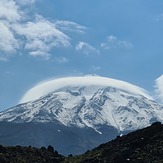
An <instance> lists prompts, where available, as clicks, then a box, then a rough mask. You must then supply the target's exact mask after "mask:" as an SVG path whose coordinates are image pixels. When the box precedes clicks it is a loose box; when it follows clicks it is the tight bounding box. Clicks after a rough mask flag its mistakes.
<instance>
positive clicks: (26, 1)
mask: <svg viewBox="0 0 163 163" xmlns="http://www.w3.org/2000/svg"><path fill="white" fill-rule="evenodd" d="M35 1H36V0H21V1H20V0H16V2H17V3H19V4H21V5H26V4H32V3H35Z"/></svg>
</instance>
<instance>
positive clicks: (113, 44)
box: [101, 35, 133, 49]
mask: <svg viewBox="0 0 163 163" xmlns="http://www.w3.org/2000/svg"><path fill="white" fill-rule="evenodd" d="M132 47H133V44H132V43H130V42H128V41H125V40H120V39H118V38H117V37H116V36H113V35H110V36H108V37H107V40H106V42H103V43H101V48H103V49H117V48H125V49H130V48H132Z"/></svg>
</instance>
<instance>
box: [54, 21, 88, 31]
mask: <svg viewBox="0 0 163 163" xmlns="http://www.w3.org/2000/svg"><path fill="white" fill-rule="evenodd" d="M55 25H56V27H57V28H58V29H60V30H63V31H68V32H77V33H84V32H85V30H86V27H85V26H82V25H80V24H78V23H75V22H71V21H67V20H57V21H56V22H55Z"/></svg>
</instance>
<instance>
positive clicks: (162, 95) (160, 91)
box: [155, 75, 163, 102]
mask: <svg viewBox="0 0 163 163" xmlns="http://www.w3.org/2000/svg"><path fill="white" fill-rule="evenodd" d="M155 93H156V98H157V99H159V100H160V101H161V102H163V75H161V76H160V77H159V78H157V79H156V80H155Z"/></svg>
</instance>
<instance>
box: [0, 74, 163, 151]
mask: <svg viewBox="0 0 163 163" xmlns="http://www.w3.org/2000/svg"><path fill="white" fill-rule="evenodd" d="M41 90H42V92H44V93H45V92H47V94H46V95H44V96H41V97H39V98H38V99H35V100H32V101H29V102H26V103H23V104H19V105H17V106H15V107H12V108H10V109H8V110H5V111H3V112H1V113H0V122H3V123H4V122H6V123H7V125H9V124H10V123H12V125H13V124H14V125H16V124H17V125H19V126H20V125H26V126H27V125H28V124H30V126H32V128H33V127H34V126H33V125H35V126H40V125H41V126H43V130H42V131H41V130H40V129H38V131H37V130H36V131H37V132H38V133H35V132H36V131H32V132H33V135H32V136H33V137H35V135H39V137H40V138H41V139H43V141H42V142H40V141H39V143H38V144H37V141H36V142H35V143H36V144H32V145H37V146H41V145H48V144H47V142H46V141H45V140H46V139H47V141H48V142H49V143H53V144H52V145H54V147H56V148H57V149H59V152H61V153H62V152H63V153H66V154H68V150H69V151H71V153H75V152H76V153H75V154H78V153H81V152H84V151H86V150H87V149H90V148H93V147H95V146H97V145H99V144H100V143H102V142H105V141H107V140H109V139H112V138H114V137H115V136H117V135H118V134H121V133H125V132H129V131H132V130H136V129H139V128H143V127H145V126H148V125H150V124H151V123H153V122H155V121H163V106H160V105H159V104H157V103H156V102H155V101H153V99H152V98H151V97H150V96H149V95H148V94H147V93H146V92H145V90H143V89H142V88H139V87H137V86H134V85H132V84H129V83H127V82H123V81H119V80H115V79H110V78H102V77H97V76H85V77H76V78H75V77H73V78H62V79H57V80H54V81H53V80H52V81H48V82H46V83H41V84H40V85H37V86H36V87H34V88H33V89H31V90H29V91H28V92H27V94H26V95H25V96H24V99H28V96H30V95H31V96H32V94H34V95H36V94H37V91H38V94H37V96H39V95H40V93H39V92H41ZM49 90H51V92H49ZM35 97H36V96H35ZM31 124H32V125H31ZM47 124H48V127H45V126H47ZM28 127H29V126H28ZM29 128H30V127H29ZM34 128H35V127H34ZM47 129H48V130H50V131H46V130H47ZM21 132H22V131H21ZM45 132H47V133H49V134H48V135H47V133H46V134H45ZM23 134H24V133H23ZM40 135H41V136H40ZM19 136H20V135H19ZM19 136H18V137H19ZM92 136H93V137H94V138H92ZM47 137H48V138H47ZM65 138H66V139H67V141H69V142H65V144H66V145H65V146H66V147H67V151H64V150H65V149H64V146H63V147H58V143H57V141H60V142H62V140H63V139H65ZM29 139H30V142H32V141H33V140H32V138H29ZM44 139H45V140H44ZM74 140H75V141H74ZM23 141H24V140H23ZM28 141H29V140H28ZM51 141H53V142H51ZM55 142H56V143H55ZM70 142H72V144H71V143H70ZM25 145H26V144H25ZM60 149H61V150H60ZM77 149H78V150H77Z"/></svg>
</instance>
